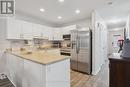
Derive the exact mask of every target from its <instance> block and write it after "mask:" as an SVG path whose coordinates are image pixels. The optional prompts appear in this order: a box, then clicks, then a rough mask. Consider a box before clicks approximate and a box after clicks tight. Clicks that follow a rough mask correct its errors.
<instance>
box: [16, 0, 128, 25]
mask: <svg viewBox="0 0 130 87" xmlns="http://www.w3.org/2000/svg"><path fill="white" fill-rule="evenodd" d="M110 1H113V2H114V3H113V4H112V5H108V4H107V3H108V2H110ZM40 8H44V9H45V12H40ZM76 9H79V10H81V13H80V14H75V10H76ZM94 9H98V11H99V12H100V14H101V15H102V17H103V18H104V19H105V21H106V23H107V24H108V25H112V22H111V20H116V19H118V20H121V21H118V22H120V24H124V23H125V22H124V21H125V20H126V14H128V12H129V11H130V0H65V1H64V2H63V3H59V2H58V0H16V14H24V15H27V16H30V17H32V18H34V19H40V20H42V21H44V22H47V23H50V24H53V25H62V24H67V23H72V22H75V21H78V20H82V19H85V18H86V19H87V18H90V17H91V12H92V11H93V10H94ZM58 16H62V17H63V19H61V20H59V19H57V17H58ZM120 24H119V23H118V25H120Z"/></svg>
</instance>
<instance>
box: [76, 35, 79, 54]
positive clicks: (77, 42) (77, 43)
mask: <svg viewBox="0 0 130 87" xmlns="http://www.w3.org/2000/svg"><path fill="white" fill-rule="evenodd" d="M78 46H79V41H78V36H77V37H76V53H77V54H78Z"/></svg>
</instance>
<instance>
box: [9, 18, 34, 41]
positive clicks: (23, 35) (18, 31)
mask: <svg viewBox="0 0 130 87" xmlns="http://www.w3.org/2000/svg"><path fill="white" fill-rule="evenodd" d="M7 39H32V24H31V23H29V22H25V21H21V20H16V19H13V18H11V19H8V20H7Z"/></svg>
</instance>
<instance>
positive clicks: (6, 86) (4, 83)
mask: <svg viewBox="0 0 130 87" xmlns="http://www.w3.org/2000/svg"><path fill="white" fill-rule="evenodd" d="M0 87H14V86H13V85H12V83H11V82H10V81H9V79H3V80H0Z"/></svg>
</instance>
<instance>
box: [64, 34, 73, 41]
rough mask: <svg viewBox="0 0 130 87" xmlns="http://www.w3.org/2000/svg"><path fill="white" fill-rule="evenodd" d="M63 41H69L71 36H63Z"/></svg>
mask: <svg viewBox="0 0 130 87" xmlns="http://www.w3.org/2000/svg"><path fill="white" fill-rule="evenodd" d="M63 39H64V40H70V39H71V35H70V34H65V35H63Z"/></svg>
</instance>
